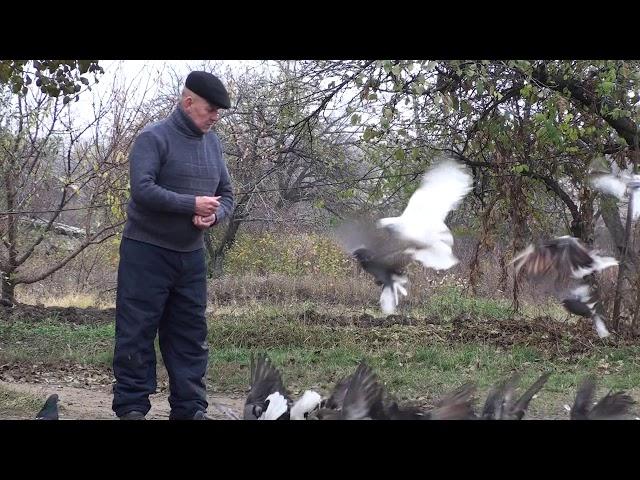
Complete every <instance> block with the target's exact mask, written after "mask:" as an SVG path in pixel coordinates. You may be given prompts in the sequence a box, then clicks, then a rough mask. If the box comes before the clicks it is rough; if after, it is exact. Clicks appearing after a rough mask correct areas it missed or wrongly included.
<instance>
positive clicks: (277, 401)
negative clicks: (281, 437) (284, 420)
mask: <svg viewBox="0 0 640 480" xmlns="http://www.w3.org/2000/svg"><path fill="white" fill-rule="evenodd" d="M267 400H269V406H268V407H267V409H266V410H265V411H264V413H263V414H262V415H260V417H259V418H258V420H277V419H278V418H280V417H281V416H282V415H283V414H284V413H285V412H286V411H287V408H289V405H288V404H287V399H286V398H284V396H283V395H282V394H281V393H280V392H275V393H272V394H271V395H269V396H268V397H267Z"/></svg>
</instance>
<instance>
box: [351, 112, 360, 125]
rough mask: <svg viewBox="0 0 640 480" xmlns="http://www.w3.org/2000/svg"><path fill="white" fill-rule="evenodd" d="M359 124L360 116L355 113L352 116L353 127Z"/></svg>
mask: <svg viewBox="0 0 640 480" xmlns="http://www.w3.org/2000/svg"><path fill="white" fill-rule="evenodd" d="M358 123H360V115H358V114H357V113H354V114H353V115H351V125H356V124H358Z"/></svg>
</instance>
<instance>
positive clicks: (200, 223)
mask: <svg viewBox="0 0 640 480" xmlns="http://www.w3.org/2000/svg"><path fill="white" fill-rule="evenodd" d="M191 221H192V222H193V224H194V225H195V226H196V228H199V229H200V230H205V229H207V228H209V227H210V226H211V225H213V224H214V223H215V222H216V214H215V213H213V214H211V215H209V216H207V217H203V216H202V215H194V216H193V219H192V220H191Z"/></svg>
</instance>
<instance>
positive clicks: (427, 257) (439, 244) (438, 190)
mask: <svg viewBox="0 0 640 480" xmlns="http://www.w3.org/2000/svg"><path fill="white" fill-rule="evenodd" d="M471 184H472V178H471V175H469V173H468V172H467V171H466V170H465V169H464V167H462V166H461V165H459V164H458V163H456V162H454V161H452V160H447V161H442V162H440V163H439V164H437V165H436V166H435V167H434V168H432V169H431V170H429V171H428V172H427V173H426V174H425V175H424V177H423V179H422V184H421V185H420V187H419V188H418V189H417V190H416V191H415V192H414V194H413V195H412V196H411V198H410V199H409V202H408V203H407V206H406V208H405V209H404V211H403V212H402V214H401V215H400V216H399V217H388V218H382V219H380V220H378V225H379V226H381V227H389V228H390V229H391V230H392V231H394V232H395V233H396V234H397V235H399V236H400V237H402V238H403V239H405V240H408V241H411V242H414V243H417V244H418V245H422V246H424V247H425V249H430V250H432V251H430V252H425V251H424V250H422V249H418V250H413V249H412V250H411V252H412V254H413V256H414V258H415V260H418V261H420V262H422V263H423V264H424V265H425V266H426V267H431V268H437V269H442V268H449V267H451V266H453V265H455V263H457V259H456V260H455V262H453V261H452V259H451V257H453V255H452V253H451V246H452V245H453V236H452V235H451V232H450V231H449V228H448V227H447V225H446V224H445V223H444V221H445V219H446V218H447V215H448V214H449V212H450V211H451V210H452V209H454V208H455V207H456V206H457V205H458V204H459V203H460V201H461V200H462V198H463V197H464V196H465V195H466V194H467V193H468V192H469V191H470V190H471ZM440 256H444V257H445V260H444V261H442V260H439V259H438V258H437V257H440ZM453 258H455V257H453ZM433 265H436V267H434V266H433ZM440 265H443V267H440Z"/></svg>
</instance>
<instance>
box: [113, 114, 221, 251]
mask: <svg viewBox="0 0 640 480" xmlns="http://www.w3.org/2000/svg"><path fill="white" fill-rule="evenodd" d="M129 171H130V182H131V199H130V200H129V204H128V206H127V222H126V224H125V227H124V233H123V235H124V236H125V237H126V238H131V239H133V240H139V241H141V242H146V243H151V244H153V245H157V246H159V247H163V248H168V249H170V250H175V251H179V252H191V251H193V250H197V249H199V248H202V247H203V246H204V242H203V237H204V235H203V232H202V231H201V230H199V229H198V228H196V227H195V226H194V225H193V223H192V221H191V220H192V217H193V215H194V211H195V202H196V199H195V197H196V196H199V195H206V196H213V195H220V196H221V197H222V198H220V206H219V207H218V211H217V212H216V217H217V220H216V223H218V222H220V221H221V220H222V219H223V218H224V217H225V216H227V215H228V214H229V213H230V212H231V211H232V208H233V192H232V189H231V182H230V179H229V172H228V171H227V167H226V165H225V163H224V158H223V155H222V146H221V145H220V140H219V139H218V136H217V135H216V134H215V133H213V132H208V133H206V134H203V133H202V131H201V130H200V129H198V127H196V126H195V124H194V123H193V121H192V120H191V118H189V116H188V115H187V114H186V113H185V112H184V110H182V108H181V107H180V106H178V107H177V108H176V109H175V110H174V111H173V112H172V113H171V115H170V116H169V117H167V118H166V119H164V120H161V121H159V122H156V123H153V124H151V125H148V126H147V127H145V128H144V130H143V131H142V132H141V133H140V135H139V136H138V137H137V138H136V140H135V143H134V145H133V148H132V150H131V154H130V155H129Z"/></svg>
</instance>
